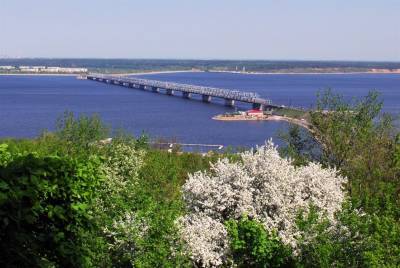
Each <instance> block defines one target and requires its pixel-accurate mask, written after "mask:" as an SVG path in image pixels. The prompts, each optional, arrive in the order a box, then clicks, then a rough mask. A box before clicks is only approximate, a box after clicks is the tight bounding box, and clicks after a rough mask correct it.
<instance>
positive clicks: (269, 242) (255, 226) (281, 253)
mask: <svg viewBox="0 0 400 268" xmlns="http://www.w3.org/2000/svg"><path fill="white" fill-rule="evenodd" d="M225 224H226V227H227V231H228V236H229V239H230V248H231V252H232V256H233V261H234V264H235V265H237V266H238V267H250V266H251V267H283V266H285V267H288V266H290V265H291V256H292V253H291V251H290V248H288V247H286V246H284V245H283V243H282V242H281V241H280V239H279V237H278V236H277V235H276V234H274V233H271V234H270V233H269V232H267V231H266V230H265V228H264V226H263V225H262V224H261V223H258V222H257V221H254V220H249V219H248V218H247V217H243V218H241V219H240V220H229V221H227V222H226V223H225Z"/></svg>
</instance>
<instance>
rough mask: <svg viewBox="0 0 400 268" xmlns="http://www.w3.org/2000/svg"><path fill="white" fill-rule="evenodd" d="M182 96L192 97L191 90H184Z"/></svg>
mask: <svg viewBox="0 0 400 268" xmlns="http://www.w3.org/2000/svg"><path fill="white" fill-rule="evenodd" d="M182 97H183V98H184V99H190V98H191V97H192V93H189V92H182Z"/></svg>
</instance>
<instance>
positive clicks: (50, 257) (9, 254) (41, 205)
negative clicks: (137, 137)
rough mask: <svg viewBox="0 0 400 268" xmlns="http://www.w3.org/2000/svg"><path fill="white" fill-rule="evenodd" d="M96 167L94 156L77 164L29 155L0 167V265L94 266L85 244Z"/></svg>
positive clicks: (98, 179) (98, 176) (96, 181)
mask: <svg viewBox="0 0 400 268" xmlns="http://www.w3.org/2000/svg"><path fill="white" fill-rule="evenodd" d="M2 147H3V148H4V147H5V146H4V145H2ZM1 154H2V155H3V156H4V154H7V151H5V150H2V152H1ZM99 165H100V161H99V159H98V158H96V157H92V158H90V159H88V160H87V161H85V162H81V161H79V160H77V159H74V158H68V157H58V156H44V157H43V156H38V155H36V154H34V153H27V154H20V155H14V156H12V159H9V160H8V161H7V163H4V162H3V163H2V165H1V166H0V189H1V194H0V216H1V222H0V230H1V231H0V241H1V243H0V248H1V249H0V250H1V252H2V258H1V260H0V264H1V266H3V267H10V266H19V267H22V266H25V267H26V266H34V267H36V266H53V265H57V266H58V265H59V266H70V267H77V266H92V265H93V263H92V262H91V258H90V257H91V255H92V253H93V252H92V250H93V248H90V247H86V246H85V240H86V237H88V236H90V233H92V232H93V231H94V229H95V225H94V224H93V222H92V220H91V219H92V217H93V215H91V213H90V210H89V208H90V206H91V204H92V202H93V199H94V198H95V197H96V189H98V188H99V186H100V184H101V183H102V181H103V179H104V177H103V175H102V174H101V173H98V167H99Z"/></svg>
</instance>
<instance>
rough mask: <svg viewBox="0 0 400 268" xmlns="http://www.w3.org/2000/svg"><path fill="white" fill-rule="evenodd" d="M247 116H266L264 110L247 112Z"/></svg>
mask: <svg viewBox="0 0 400 268" xmlns="http://www.w3.org/2000/svg"><path fill="white" fill-rule="evenodd" d="M246 114H247V115H248V116H253V117H262V116H263V115H264V112H263V111H262V110H258V109H253V110H249V111H247V112H246Z"/></svg>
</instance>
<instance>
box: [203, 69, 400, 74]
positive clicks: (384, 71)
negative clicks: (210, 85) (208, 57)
mask: <svg viewBox="0 0 400 268" xmlns="http://www.w3.org/2000/svg"><path fill="white" fill-rule="evenodd" d="M208 72H210V73H231V74H248V75H271V74H277V75H283V74H291V75H295V74H297V75H314V74H318V75H320V74H336V75H341V74H400V69H396V70H390V69H372V70H369V71H360V72H320V71H319V72H312V71H310V72H281V71H280V72H279V71H278V72H241V71H219V70H210V71H208Z"/></svg>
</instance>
